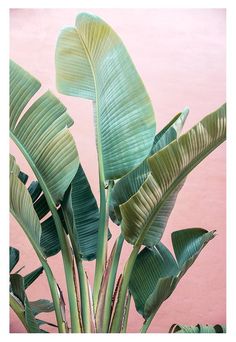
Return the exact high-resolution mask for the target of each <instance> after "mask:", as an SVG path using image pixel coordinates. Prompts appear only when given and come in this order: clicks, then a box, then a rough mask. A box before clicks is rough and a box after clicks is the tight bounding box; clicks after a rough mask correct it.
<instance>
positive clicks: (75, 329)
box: [45, 195, 82, 333]
mask: <svg viewBox="0 0 236 342" xmlns="http://www.w3.org/2000/svg"><path fill="white" fill-rule="evenodd" d="M45 196H46V195H45ZM48 204H49V203H48ZM49 208H50V210H51V212H52V215H53V219H54V221H55V225H56V227H57V233H58V238H59V242H60V246H61V252H62V257H63V263H64V270H65V276H66V285H67V291H68V299H69V306H70V319H71V332H72V333H80V332H81V330H82V329H81V326H80V317H79V308H78V304H77V303H78V302H77V301H78V298H77V295H76V288H75V283H74V275H73V257H72V253H71V250H70V245H69V242H68V239H67V236H66V233H65V231H64V228H63V226H62V223H61V220H60V217H59V215H58V213H57V210H56V208H55V207H50V206H49Z"/></svg>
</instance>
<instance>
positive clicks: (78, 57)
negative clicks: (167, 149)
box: [56, 13, 155, 180]
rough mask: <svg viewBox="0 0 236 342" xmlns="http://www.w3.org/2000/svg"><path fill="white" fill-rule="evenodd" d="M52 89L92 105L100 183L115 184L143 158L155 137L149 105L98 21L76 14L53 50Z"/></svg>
mask: <svg viewBox="0 0 236 342" xmlns="http://www.w3.org/2000/svg"><path fill="white" fill-rule="evenodd" d="M56 72H57V88H58V90H59V91H60V92H61V93H63V94H66V95H72V96H80V97H83V98H87V99H90V100H93V101H94V116H95V125H96V140H97V149H98V156H99V164H100V167H101V170H100V171H101V174H102V177H103V178H104V179H106V180H109V179H117V178H120V177H122V176H123V175H125V174H126V173H128V172H129V171H131V170H132V169H133V168H135V167H136V166H137V165H139V164H140V163H141V162H142V160H144V158H145V157H146V156H147V155H148V153H149V152H150V149H151V147H152V143H153V139H154V135H155V120H154V114H153V109H152V105H151V102H150V99H149V97H148V94H147V92H146V90H145V87H144V85H143V83H142V80H141V79H140V77H139V75H138V73H137V71H136V69H135V67H134V65H133V63H132V61H131V59H130V57H129V55H128V53H127V50H126V48H125V47H124V45H123V43H122V41H121V39H120V38H119V37H118V36H117V34H116V33H115V32H114V31H113V30H112V29H111V27H110V26H108V25H107V24H106V23H105V22H104V21H103V20H101V19H100V18H98V17H96V16H94V15H91V14H87V13H81V14H79V15H78V17H77V19H76V25H75V27H69V28H65V29H63V30H62V32H61V34H60V36H59V38H58V42H57V48H56Z"/></svg>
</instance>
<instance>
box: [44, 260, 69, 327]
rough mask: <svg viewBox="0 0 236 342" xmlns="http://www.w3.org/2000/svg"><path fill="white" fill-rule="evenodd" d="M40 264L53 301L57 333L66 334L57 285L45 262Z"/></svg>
mask: <svg viewBox="0 0 236 342" xmlns="http://www.w3.org/2000/svg"><path fill="white" fill-rule="evenodd" d="M41 263H42V266H43V268H44V270H45V273H46V276H47V279H48V284H49V287H50V291H51V295H52V299H53V304H54V310H55V313H56V319H57V325H58V331H59V333H66V324H65V321H64V318H63V315H62V310H61V303H60V298H59V292H58V287H57V283H56V281H55V279H54V276H53V273H52V270H51V268H50V267H49V265H48V263H47V261H46V260H41Z"/></svg>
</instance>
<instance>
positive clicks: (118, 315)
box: [111, 244, 141, 333]
mask: <svg viewBox="0 0 236 342" xmlns="http://www.w3.org/2000/svg"><path fill="white" fill-rule="evenodd" d="M140 247H141V246H140V245H139V244H138V245H134V247H133V250H132V252H131V254H130V256H129V259H128V261H127V263H126V265H125V267H124V273H123V277H122V282H121V287H120V292H119V295H118V301H117V304H116V308H115V313H114V317H113V320H112V324H111V332H112V333H119V332H120V331H121V327H122V318H123V312H124V305H125V299H126V293H127V289H128V285H129V280H130V276H131V273H132V269H133V266H134V263H135V260H136V258H137V255H138V252H139V249H140Z"/></svg>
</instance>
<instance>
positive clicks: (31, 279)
mask: <svg viewBox="0 0 236 342" xmlns="http://www.w3.org/2000/svg"><path fill="white" fill-rule="evenodd" d="M42 273H43V267H42V266H40V267H38V268H36V270H34V271H32V272H30V273H29V274H27V275H26V276H24V288H25V290H26V289H27V288H28V287H29V286H30V285H31V284H33V282H34V281H35V280H36V279H37V278H38V277H39V276H40V275H41V274H42Z"/></svg>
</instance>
